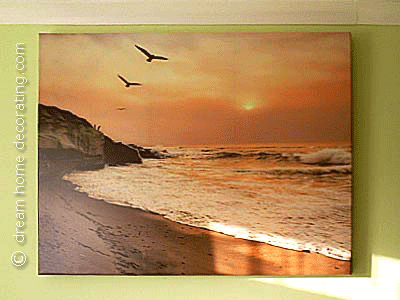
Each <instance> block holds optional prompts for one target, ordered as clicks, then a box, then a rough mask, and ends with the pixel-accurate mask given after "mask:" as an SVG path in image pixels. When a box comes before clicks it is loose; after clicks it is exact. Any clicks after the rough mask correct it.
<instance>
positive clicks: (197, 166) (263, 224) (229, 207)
mask: <svg viewBox="0 0 400 300" xmlns="http://www.w3.org/2000/svg"><path fill="white" fill-rule="evenodd" d="M158 150H159V151H164V150H166V151H167V153H168V154H169V156H170V157H169V158H165V159H146V160H144V161H143V164H132V165H129V166H118V167H112V166H107V167H105V168H104V169H101V170H96V171H79V172H73V173H70V174H68V175H66V176H64V179H65V180H68V181H71V182H72V183H74V184H76V185H77V187H76V189H77V190H79V191H83V192H86V193H88V194H89V195H90V196H92V197H94V198H97V199H103V200H104V201H107V202H111V203H114V204H117V205H124V206H130V207H135V208H139V209H142V210H146V211H151V212H153V213H157V214H160V215H162V216H164V217H165V218H168V219H170V220H172V221H175V222H179V223H182V224H187V225H191V226H196V227H201V228H206V229H209V230H213V231H217V232H221V233H224V234H228V235H231V236H234V237H237V238H243V239H248V240H255V241H260V242H265V243H268V244H271V245H275V246H279V247H283V248H287V249H294V250H299V251H310V252H316V253H320V254H323V255H326V256H329V257H333V258H336V259H341V260H350V258H351V207H352V206H351V205H352V156H351V145H349V144H347V145H346V144H329V145H328V144H297V145H294V144H264V145H201V146H174V147H158Z"/></svg>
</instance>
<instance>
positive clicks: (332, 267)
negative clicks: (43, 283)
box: [39, 160, 351, 276]
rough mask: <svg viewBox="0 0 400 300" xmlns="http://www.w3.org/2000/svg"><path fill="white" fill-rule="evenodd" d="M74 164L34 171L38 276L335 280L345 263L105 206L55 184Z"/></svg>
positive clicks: (65, 183)
mask: <svg viewBox="0 0 400 300" xmlns="http://www.w3.org/2000/svg"><path fill="white" fill-rule="evenodd" d="M77 164H78V162H73V161H70V160H57V161H51V162H48V163H47V164H44V165H41V167H40V169H39V274H41V275H44V274H103V275H106V274H107V275H111V274H131V275H271V276H276V275H285V276H290V275H335V274H341V275H342V274H350V272H351V264H350V262H349V261H342V260H337V259H333V258H329V257H326V256H323V255H320V254H315V253H309V252H300V251H294V250H288V249H284V248H280V247H276V246H271V245H268V244H265V243H260V242H253V241H248V240H244V239H237V238H233V237H231V236H227V235H224V234H219V233H216V232H212V231H209V230H204V229H200V228H196V227H192V226H187V225H182V224H179V223H175V222H172V221H170V220H168V219H165V218H163V217H162V216H160V215H157V214H153V213H150V212H146V211H142V210H139V209H134V208H130V207H124V206H118V205H113V204H110V203H107V202H104V201H102V200H98V199H94V198H91V197H88V196H87V194H85V193H81V192H78V191H76V190H75V189H74V185H73V184H72V183H70V182H68V181H64V180H62V179H61V178H62V176H63V175H64V174H66V173H68V172H69V171H71V170H73V169H74V168H75V167H76V165H77Z"/></svg>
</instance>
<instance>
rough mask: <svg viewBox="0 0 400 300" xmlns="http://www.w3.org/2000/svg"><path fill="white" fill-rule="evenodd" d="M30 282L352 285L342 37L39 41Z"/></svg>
mask: <svg viewBox="0 0 400 300" xmlns="http://www.w3.org/2000/svg"><path fill="white" fill-rule="evenodd" d="M39 46H40V47H39V104H38V181H39V187H38V222H39V224H38V228H39V233H38V239H39V240H38V269H39V274H40V275H56V274H75V275H78V274H82V275H83V274H92V275H268V276H294V275H301V276H304V275H348V274H351V259H352V255H351V251H352V247H351V245H352V226H351V224H352V219H351V216H352V190H353V180H352V115H351V107H352V102H351V96H352V81H351V80H352V77H351V35H350V33H347V32H251V31H246V32H244V31H243V32H242V31H236V32H235V31H227V32H207V31H200V30H197V31H196V32H183V31H182V32H176V31H174V32H157V31H152V32H149V31H142V32H131V33H96V34H95V33H91V34H50V33H43V34H40V37H39Z"/></svg>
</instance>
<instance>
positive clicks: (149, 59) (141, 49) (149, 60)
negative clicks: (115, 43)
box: [135, 45, 168, 62]
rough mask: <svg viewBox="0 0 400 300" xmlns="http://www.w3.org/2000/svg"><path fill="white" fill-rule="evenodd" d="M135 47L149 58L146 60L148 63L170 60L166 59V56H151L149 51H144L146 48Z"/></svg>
mask: <svg viewBox="0 0 400 300" xmlns="http://www.w3.org/2000/svg"><path fill="white" fill-rule="evenodd" d="M135 47H136V48H137V49H139V50H140V51H141V52H142V53H143V54H144V55H146V56H147V59H146V61H147V62H151V61H152V60H153V59H159V60H168V58H166V57H164V56H159V55H154V54H151V53H150V52H149V51H147V50H146V49H144V48H142V47H140V46H138V45H135Z"/></svg>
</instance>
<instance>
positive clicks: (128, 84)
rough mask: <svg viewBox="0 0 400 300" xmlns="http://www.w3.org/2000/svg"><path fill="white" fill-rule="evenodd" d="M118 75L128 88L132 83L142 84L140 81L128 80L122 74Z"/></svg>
mask: <svg viewBox="0 0 400 300" xmlns="http://www.w3.org/2000/svg"><path fill="white" fill-rule="evenodd" d="M117 76H118V77H119V79H121V80H122V81H123V82H125V86H126V87H127V88H128V87H130V86H131V85H142V84H141V83H138V82H129V81H128V80H126V79H125V78H124V77H122V76H121V75H119V74H117Z"/></svg>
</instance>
